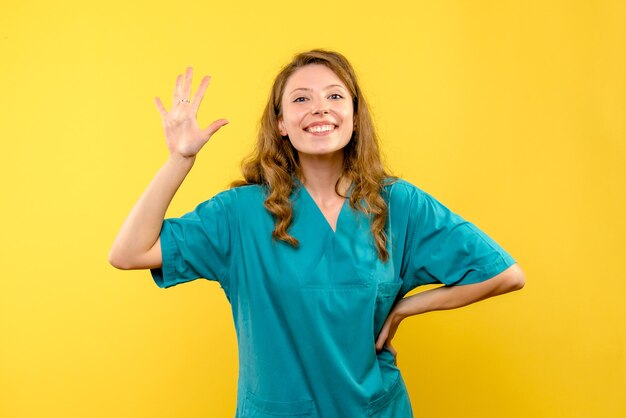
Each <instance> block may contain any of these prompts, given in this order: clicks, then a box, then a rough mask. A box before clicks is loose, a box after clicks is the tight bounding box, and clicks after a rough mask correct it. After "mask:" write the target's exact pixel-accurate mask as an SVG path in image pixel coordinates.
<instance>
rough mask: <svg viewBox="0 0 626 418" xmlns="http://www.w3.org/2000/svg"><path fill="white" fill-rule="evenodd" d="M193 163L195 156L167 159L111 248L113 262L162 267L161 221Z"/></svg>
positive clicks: (124, 265) (125, 267)
mask: <svg viewBox="0 0 626 418" xmlns="http://www.w3.org/2000/svg"><path fill="white" fill-rule="evenodd" d="M193 163H194V159H193V158H183V157H176V156H174V157H170V158H169V159H168V160H167V162H166V163H165V164H164V165H163V167H162V168H161V169H160V170H159V172H158V173H157V175H156V176H155V177H154V179H153V180H152V182H151V183H150V185H149V186H148V188H147V189H146V191H145V192H144V193H143V194H142V195H141V197H140V198H139V200H138V201H137V203H136V204H135V206H134V207H133V209H132V210H131V212H130V214H129V215H128V218H126V221H125V222H124V224H123V225H122V228H121V229H120V232H119V233H118V234H117V237H116V238H115V241H114V242H113V246H112V248H111V251H110V252H109V263H111V265H113V266H114V267H116V268H118V269H123V270H128V269H142V268H155V267H161V245H160V240H159V233H160V232H161V224H162V223H163V218H164V217H165V212H166V211H167V208H168V206H169V205H170V203H171V201H172V199H173V198H174V195H175V194H176V191H177V190H178V188H179V187H180V185H181V184H182V182H183V180H184V179H185V177H186V176H187V173H189V171H190V170H191V168H192V167H193Z"/></svg>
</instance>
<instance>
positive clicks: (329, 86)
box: [289, 84, 346, 94]
mask: <svg viewBox="0 0 626 418" xmlns="http://www.w3.org/2000/svg"><path fill="white" fill-rule="evenodd" d="M331 87H339V88H342V89H344V90H346V88H345V87H344V86H342V85H340V84H330V85H328V86H326V87H325V89H329V88H331ZM298 90H306V91H312V90H313V89H309V88H306V87H298V88H297V89H293V90H292V91H291V93H289V94H293V93H294V92H296V91H298Z"/></svg>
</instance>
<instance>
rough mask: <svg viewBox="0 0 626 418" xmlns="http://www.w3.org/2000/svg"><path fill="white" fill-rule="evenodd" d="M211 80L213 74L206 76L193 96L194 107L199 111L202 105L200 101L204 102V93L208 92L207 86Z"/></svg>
mask: <svg viewBox="0 0 626 418" xmlns="http://www.w3.org/2000/svg"><path fill="white" fill-rule="evenodd" d="M210 81H211V76H210V75H207V76H204V78H203V79H202V81H201V82H200V85H199V86H198V91H196V94H195V95H194V96H193V100H192V101H191V106H192V108H193V109H194V110H195V111H196V113H197V112H198V108H199V107H200V103H202V99H203V98H204V93H205V92H206V89H207V87H208V86H209V82H210Z"/></svg>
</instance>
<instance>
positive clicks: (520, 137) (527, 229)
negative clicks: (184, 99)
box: [0, 0, 626, 418]
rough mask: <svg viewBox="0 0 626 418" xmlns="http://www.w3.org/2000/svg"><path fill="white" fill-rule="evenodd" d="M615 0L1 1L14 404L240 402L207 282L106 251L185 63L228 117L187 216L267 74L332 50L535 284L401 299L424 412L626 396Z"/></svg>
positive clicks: (444, 192) (191, 410)
mask: <svg viewBox="0 0 626 418" xmlns="http://www.w3.org/2000/svg"><path fill="white" fill-rule="evenodd" d="M625 21H626V7H625V6H624V3H623V2H621V1H618V0H616V1H580V0H578V1H573V0H561V1H558V0H552V1H546V0H531V1H498V0H493V1H486V0H482V1H469V0H468V1H435V2H433V1H417V2H414V1H403V2H369V3H368V2H360V1H349V2H337V3H336V2H317V3H316V2H313V3H311V2H293V1H280V2H262V3H259V2H252V1H250V2H237V1H221V2H210V1H204V2H196V3H195V4H193V3H189V2H164V1H161V2H155V1H150V2H149V1H141V2H132V1H119V0H111V1H106V2H96V3H91V2H84V1H69V0H63V1H58V2H47V1H46V2H44V1H32V0H24V1H13V2H11V3H8V2H4V3H3V4H2V6H1V7H0V62H1V64H0V76H1V77H0V95H1V96H0V97H1V99H0V138H1V142H0V143H1V152H0V170H1V172H0V178H1V181H2V188H1V190H2V206H1V209H0V210H1V213H0V215H1V218H0V219H2V232H1V234H0V272H1V277H2V279H1V288H0V416H1V417H2V418H5V417H6V418H25V417H38V418H40V417H119V418H125V417H129V418H130V417H133V418H137V417H146V418H147V417H150V418H161V417H163V418H165V417H186V418H192V417H232V416H233V415H234V411H235V392H236V384H237V381H236V376H237V346H236V339H235V332H234V327H233V323H232V319H231V316H230V311H229V306H228V304H227V301H226V298H225V297H224V294H223V293H222V291H221V290H220V289H219V286H218V285H217V284H216V283H211V282H208V281H202V280H198V281H195V282H193V283H189V284H187V285H184V286H178V287H176V288H172V289H168V290H167V291H165V290H160V289H158V288H157V287H156V285H154V283H153V282H152V279H151V278H150V275H149V273H148V272H147V271H130V272H129V271H118V270H116V269H114V268H113V267H111V266H110V265H109V264H108V262H107V255H108V251H109V249H110V246H111V244H112V241H113V239H114V237H115V235H116V234H117V232H118V230H119V228H120V226H121V224H122V222H123V221H124V219H125V217H126V215H127V214H128V212H129V210H130V209H131V207H132V206H133V204H134V203H135V201H136V200H137V198H138V197H139V195H140V194H141V193H142V191H143V190H144V189H145V187H146V186H147V184H148V183H149V181H150V180H151V179H152V177H153V176H154V174H155V173H156V171H157V170H158V169H159V167H161V165H162V164H163V163H164V161H165V159H166V157H167V149H166V147H165V142H164V137H163V133H162V128H161V122H160V115H159V113H158V111H157V109H156V107H155V106H154V102H153V98H154V97H155V96H159V97H161V98H162V99H163V100H164V102H165V103H166V106H167V107H168V108H169V104H170V101H171V93H172V90H173V86H174V80H175V77H176V75H177V74H179V73H182V72H183V71H184V69H185V67H186V66H187V65H191V66H193V67H194V70H195V75H196V77H195V79H194V83H193V84H194V91H195V88H196V86H197V84H198V82H199V80H200V76H201V75H204V74H211V75H212V76H213V80H212V84H211V85H210V86H209V90H208V91H207V95H206V97H205V100H204V103H203V105H202V107H201V109H200V114H199V119H200V122H201V124H202V125H203V126H205V125H207V124H208V123H210V122H211V121H213V120H214V119H217V118H220V117H226V118H228V119H229V120H230V121H231V123H230V124H229V125H228V126H226V127H224V128H223V129H222V130H221V131H220V132H219V133H218V134H217V135H216V136H214V137H213V138H212V139H211V141H210V143H209V144H208V145H207V146H206V148H205V149H204V150H203V151H202V153H201V155H200V156H199V158H198V161H197V163H196V166H195V167H194V169H193V171H192V173H191V174H190V175H189V177H188V178H187V180H186V181H185V183H184V184H183V186H182V187H181V189H180V190H179V192H178V194H177V196H176V197H175V199H174V201H173V203H172V205H171V206H170V209H169V211H168V216H180V215H182V214H183V213H185V212H187V211H189V210H191V209H193V207H195V205H196V204H197V203H199V202H201V201H203V200H206V199H208V198H209V197H211V196H212V195H213V194H215V193H217V192H218V191H220V190H222V189H224V188H225V187H226V185H227V184H228V182H229V181H230V180H232V179H233V178H235V177H237V176H238V173H239V162H240V160H241V159H242V157H244V156H245V155H246V154H247V152H248V151H249V150H250V148H251V146H252V143H253V140H254V135H255V132H256V126H257V122H258V119H259V117H260V115H261V111H262V107H263V104H264V102H265V100H266V99H267V94H268V91H269V88H270V83H271V81H272V79H273V77H274V76H275V74H276V73H277V71H278V70H279V68H280V67H281V66H282V65H283V64H284V63H286V62H287V61H288V60H289V59H290V57H291V56H292V55H293V54H294V53H296V52H298V51H301V50H304V49H309V48H314V47H324V48H329V49H335V50H338V51H340V52H342V53H344V54H345V55H346V56H347V57H348V58H349V59H350V60H351V62H352V63H353V64H354V66H355V68H356V70H357V72H358V74H359V76H360V79H361V82H362V84H363V86H364V90H365V93H366V96H367V98H368V99H369V101H370V103H371V105H372V110H373V113H374V116H375V120H376V123H377V127H378V129H379V132H380V135H381V138H382V141H383V149H384V151H385V154H386V161H387V162H388V165H389V167H390V168H391V170H392V171H393V172H394V173H395V174H397V175H400V176H402V177H404V178H405V179H407V180H409V181H411V182H413V183H414V184H416V185H418V186H420V187H421V188H423V189H424V190H426V191H428V192H430V193H431V194H433V195H434V196H436V197H437V198H438V199H440V200H441V201H442V202H444V204H446V205H447V206H448V207H450V208H451V209H453V210H454V211H456V212H458V213H459V214H461V215H462V216H464V217H465V218H467V219H469V220H471V221H473V222H474V223H476V224H477V225H478V226H479V227H480V228H481V229H483V230H484V231H485V232H487V233H488V234H489V235H490V236H492V237H493V238H494V239H495V240H496V241H498V242H499V243H500V244H501V245H502V246H504V248H506V249H507V250H508V251H509V252H510V253H511V254H512V255H513V256H514V257H515V258H516V259H517V261H518V262H519V263H520V265H521V266H522V267H523V269H524V271H525V273H526V276H527V285H526V287H525V288H524V289H523V290H522V291H521V292H517V293H512V294H508V295H504V296H501V297H498V298H494V299H490V300H487V301H484V302H481V303H478V304H475V305H472V306H469V307H467V308H463V309H460V310H453V311H445V312H435V313H429V314H426V315H423V316H420V317H412V318H409V319H407V320H406V321H405V322H404V323H403V324H402V325H401V326H400V329H399V331H398V335H397V337H396V339H395V340H394V341H395V343H396V344H395V345H396V346H397V349H398V351H399V355H398V362H399V366H400V368H401V369H402V371H403V375H404V377H405V380H406V383H407V386H408V389H409V393H410V396H411V399H412V402H413V405H414V409H415V414H416V417H442V418H454V417H464V418H467V417H512V418H514V417H546V418H548V417H550V418H553V417H603V418H606V417H614V418H617V417H624V416H626V401H625V400H624V390H625V389H624V388H626V358H625V356H626V353H625V345H626V325H625V318H626V303H625V302H624V299H625V296H626V276H625V274H624V268H623V264H624V260H626V257H625V255H626V251H625V245H624V237H625V236H626V221H625V216H624V214H625V213H626V204H625V196H626V193H625V189H626V187H625V183H626V181H625V180H626V169H625V167H626V145H625V143H626V118H625V115H626V113H625V111H626V82H625V75H626V55H625V53H624V51H625V50H624V46H625V45H626V31H625V29H624V27H625V26H624V22H625Z"/></svg>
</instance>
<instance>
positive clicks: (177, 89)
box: [172, 74, 183, 107]
mask: <svg viewBox="0 0 626 418" xmlns="http://www.w3.org/2000/svg"><path fill="white" fill-rule="evenodd" d="M182 81H183V76H182V75H180V74H179V75H178V76H177V77H176V85H175V86H174V98H173V99H172V107H173V106H174V105H176V104H178V103H180V88H181V87H180V85H181V84H182Z"/></svg>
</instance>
